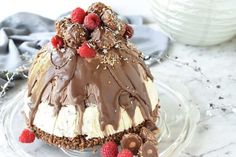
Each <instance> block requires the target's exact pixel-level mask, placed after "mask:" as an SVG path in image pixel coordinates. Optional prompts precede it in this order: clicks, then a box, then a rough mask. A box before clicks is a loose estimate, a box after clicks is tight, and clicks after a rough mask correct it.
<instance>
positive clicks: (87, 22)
mask: <svg viewBox="0 0 236 157" xmlns="http://www.w3.org/2000/svg"><path fill="white" fill-rule="evenodd" d="M100 24H101V19H100V17H99V16H98V15H97V14H95V13H90V14H88V15H87V16H85V18H84V26H85V27H86V28H87V29H89V30H94V29H95V28H96V27H98V26H99V25H100Z"/></svg>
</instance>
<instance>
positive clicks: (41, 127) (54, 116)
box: [24, 2, 159, 154]
mask: <svg viewBox="0 0 236 157" xmlns="http://www.w3.org/2000/svg"><path fill="white" fill-rule="evenodd" d="M55 28H56V35H55V36H54V37H52V39H51V42H49V43H48V44H46V45H45V46H44V47H43V48H42V49H41V50H39V52H38V53H37V56H36V57H35V59H34V60H33V63H32V66H31V68H30V71H29V76H28V83H27V84H28V90H27V96H26V100H27V102H26V105H25V106H24V115H25V117H26V123H27V126H28V128H29V129H30V130H31V131H33V132H34V134H35V136H36V137H37V138H39V139H41V140H43V141H45V142H46V143H48V144H50V145H54V146H56V147H60V148H65V149H73V150H83V149H86V148H92V147H95V146H102V145H103V144H104V143H106V142H107V141H114V142H115V143H116V144H120V143H121V142H120V141H123V142H122V144H123V145H127V143H125V142H129V140H125V139H127V138H128V139H129V137H132V139H134V138H136V135H137V136H139V137H137V139H139V140H137V141H140V143H139V146H140V147H141V146H142V149H143V148H144V146H143V144H144V143H145V142H146V141H145V140H143V138H144V137H145V136H146V134H144V132H145V133H146V132H148V131H147V130H146V131H142V130H143V129H144V128H146V129H148V130H149V132H155V131H156V130H157V127H156V123H157V120H158V109H159V98H158V93H157V92H156V88H155V85H154V83H153V76H152V74H151V72H150V70H149V68H148V67H147V66H146V65H145V63H144V61H143V55H142V53H141V52H140V51H138V50H137V49H136V48H135V46H134V45H133V44H131V43H130V41H129V38H131V37H132V35H133V33H134V32H133V29H132V27H131V26H130V25H128V24H126V23H124V22H123V21H121V20H120V19H119V18H118V16H117V14H116V13H115V12H114V11H113V10H112V9H111V8H110V7H108V6H106V5H105V4H103V3H100V2H97V3H93V4H92V5H91V6H90V7H89V8H88V10H87V11H84V10H83V9H81V8H76V9H75V10H74V11H73V12H72V13H71V16H70V17H66V18H63V19H60V20H58V21H57V22H56V24H55ZM140 134H142V136H140ZM131 135H133V136H131ZM147 139H148V138H147ZM153 143H155V142H153ZM155 144H156V143H155ZM145 146H146V145H145ZM145 148H146V147H145ZM131 151H132V150H131ZM135 152H136V153H138V150H135ZM140 154H142V153H140ZM144 154H145V153H144Z"/></svg>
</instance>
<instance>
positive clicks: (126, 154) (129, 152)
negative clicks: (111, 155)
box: [117, 149, 133, 157]
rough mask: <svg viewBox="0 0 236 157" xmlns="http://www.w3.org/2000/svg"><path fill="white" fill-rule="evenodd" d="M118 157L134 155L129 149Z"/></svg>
mask: <svg viewBox="0 0 236 157" xmlns="http://www.w3.org/2000/svg"><path fill="white" fill-rule="evenodd" d="M117 157H133V153H132V152H131V151H130V150H129V149H123V150H122V151H121V152H120V153H119V154H118V156H117Z"/></svg>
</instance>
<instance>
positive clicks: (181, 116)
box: [0, 80, 199, 157]
mask: <svg viewBox="0 0 236 157" xmlns="http://www.w3.org/2000/svg"><path fill="white" fill-rule="evenodd" d="M156 82H157V83H155V85H156V86H157V90H158V93H159V96H160V101H161V111H160V113H161V116H160V119H159V122H158V124H157V125H158V127H159V128H160V135H159V136H158V141H159V145H158V149H159V153H160V157H176V155H177V154H178V153H179V152H180V151H182V150H183V149H184V148H185V147H186V146H187V145H188V144H189V142H190V141H191V138H192V135H193V133H194V131H195V128H196V123H197V122H198V120H199V111H198V109H197V108H196V107H195V106H194V105H192V104H191V103H190V101H189V100H190V97H189V96H188V95H189V94H186V92H182V91H179V90H178V91H176V90H174V89H173V88H170V87H169V86H167V85H166V84H165V83H162V82H161V81H159V80H158V81H156ZM176 88H178V89H183V88H182V87H179V85H178V87H176ZM24 94H25V91H24V90H23V91H22V92H21V93H19V94H18V95H17V96H16V97H15V98H13V99H12V100H11V101H9V102H8V103H6V104H4V105H2V106H0V139H1V141H0V152H5V153H6V154H5V155H6V156H13V155H14V156H19V157H45V156H46V157H55V156H56V157H66V156H67V157H90V156H91V157H92V156H99V150H98V151H97V152H95V151H94V150H85V151H83V152H81V151H73V150H65V149H60V148H56V147H53V146H50V145H47V144H46V143H44V142H42V141H41V140H36V141H35V142H34V143H32V144H22V143H20V142H18V137H19V135H20V133H21V131H22V130H23V129H24V128H25V127H26V125H25V122H24V117H23V115H22V107H23V105H24V99H23V98H24Z"/></svg>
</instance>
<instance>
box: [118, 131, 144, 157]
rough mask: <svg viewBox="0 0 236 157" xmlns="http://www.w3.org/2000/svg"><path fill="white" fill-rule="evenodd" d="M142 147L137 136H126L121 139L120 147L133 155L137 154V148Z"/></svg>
mask: <svg viewBox="0 0 236 157" xmlns="http://www.w3.org/2000/svg"><path fill="white" fill-rule="evenodd" d="M141 145H142V139H141V138H140V137H139V136H138V135H137V134H131V133H130V134H126V135H124V136H123V137H122V140H121V147H122V148H123V149H129V150H130V151H131V152H132V153H133V154H134V155H137V154H138V151H139V148H140V146H141Z"/></svg>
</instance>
